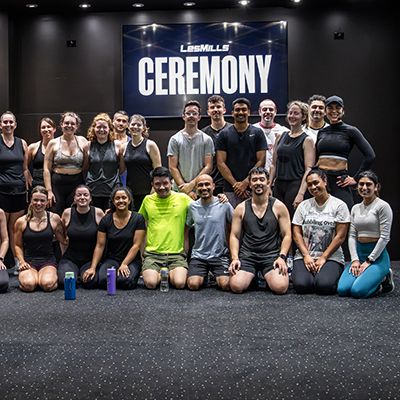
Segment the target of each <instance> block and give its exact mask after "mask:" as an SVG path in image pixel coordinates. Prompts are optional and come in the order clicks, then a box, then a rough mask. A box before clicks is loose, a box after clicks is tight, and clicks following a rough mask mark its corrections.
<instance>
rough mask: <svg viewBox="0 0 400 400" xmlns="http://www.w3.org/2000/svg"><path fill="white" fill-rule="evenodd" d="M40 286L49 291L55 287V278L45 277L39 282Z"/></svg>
mask: <svg viewBox="0 0 400 400" xmlns="http://www.w3.org/2000/svg"><path fill="white" fill-rule="evenodd" d="M40 287H41V288H42V289H43V290H44V291H45V292H51V291H53V290H56V289H57V279H45V280H43V281H41V282H40Z"/></svg>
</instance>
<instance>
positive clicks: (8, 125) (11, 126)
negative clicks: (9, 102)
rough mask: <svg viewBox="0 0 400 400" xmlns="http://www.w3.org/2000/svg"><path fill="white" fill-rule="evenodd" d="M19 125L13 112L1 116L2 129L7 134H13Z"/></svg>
mask: <svg viewBox="0 0 400 400" xmlns="http://www.w3.org/2000/svg"><path fill="white" fill-rule="evenodd" d="M16 127H17V121H16V120H15V118H14V116H13V115H12V114H3V116H2V117H1V130H2V132H3V133H5V134H7V133H8V134H12V133H14V131H15V128H16Z"/></svg>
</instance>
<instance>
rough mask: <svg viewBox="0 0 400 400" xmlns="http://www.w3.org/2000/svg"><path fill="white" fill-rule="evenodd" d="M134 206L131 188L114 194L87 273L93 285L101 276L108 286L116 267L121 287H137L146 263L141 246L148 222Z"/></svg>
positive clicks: (102, 283) (87, 280) (85, 276)
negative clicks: (143, 261) (143, 263)
mask: <svg viewBox="0 0 400 400" xmlns="http://www.w3.org/2000/svg"><path fill="white" fill-rule="evenodd" d="M131 209H132V194H131V192H130V190H129V189H128V188H124V187H117V188H115V189H114V191H113V193H112V194H111V212H110V213H108V214H106V215H105V216H104V217H103V218H102V220H101V221H100V224H99V229H98V233H97V243H96V247H95V249H94V253H93V258H92V262H91V264H90V268H89V269H87V270H86V272H84V274H83V282H84V284H90V281H91V280H93V279H96V278H97V279H98V285H99V287H100V288H102V289H106V288H107V269H108V268H112V267H114V268H115V269H116V272H117V288H120V289H124V290H130V289H134V288H135V287H136V285H137V282H138V279H139V275H140V268H141V266H142V259H141V256H140V247H141V246H142V243H143V241H144V237H145V233H146V224H145V222H144V218H143V216H142V215H140V214H138V213H137V212H135V211H131ZM103 256H104V257H103ZM102 257H103V261H102V262H101V264H100V266H99V263H100V260H101V259H102ZM98 266H99V267H98ZM96 275H97V276H96Z"/></svg>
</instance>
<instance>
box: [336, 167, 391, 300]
mask: <svg viewBox="0 0 400 400" xmlns="http://www.w3.org/2000/svg"><path fill="white" fill-rule="evenodd" d="M357 187H358V194H359V195H360V196H361V197H362V202H361V203H359V204H356V205H354V206H353V208H352V209H351V224H350V231H349V249H350V255H351V263H350V264H349V265H348V266H347V267H346V268H345V270H344V272H343V274H342V276H341V277H340V280H339V285H338V293H339V296H352V297H356V298H367V297H370V296H372V295H374V294H377V293H379V292H380V291H381V283H382V289H383V292H386V293H388V292H391V291H393V290H394V282H393V273H392V270H391V268H390V258H389V254H388V252H387V250H386V245H387V244H388V243H389V240H390V229H391V227H392V221H393V212H392V209H391V208H390V205H389V204H388V203H387V202H386V201H384V200H382V199H381V198H379V197H378V196H379V190H380V184H379V180H378V177H377V175H376V174H375V173H374V172H372V171H364V172H361V173H360V174H359V175H358V186H357Z"/></svg>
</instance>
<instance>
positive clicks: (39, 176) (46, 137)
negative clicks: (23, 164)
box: [28, 118, 57, 188]
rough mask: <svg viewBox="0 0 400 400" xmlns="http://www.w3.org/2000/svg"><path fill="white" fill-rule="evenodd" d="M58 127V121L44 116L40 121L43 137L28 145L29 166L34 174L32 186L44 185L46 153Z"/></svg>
mask: <svg viewBox="0 0 400 400" xmlns="http://www.w3.org/2000/svg"><path fill="white" fill-rule="evenodd" d="M56 129H57V128H56V123H55V122H54V121H53V120H52V119H51V118H42V119H41V120H40V123H39V132H40V137H41V139H40V140H39V141H38V142H35V143H31V144H30V145H29V146H28V166H29V169H30V171H31V174H32V185H31V187H32V188H34V187H35V186H39V185H40V186H44V180H43V162H44V154H45V152H46V147H47V145H48V144H49V142H50V140H52V139H54V134H55V132H56Z"/></svg>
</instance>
